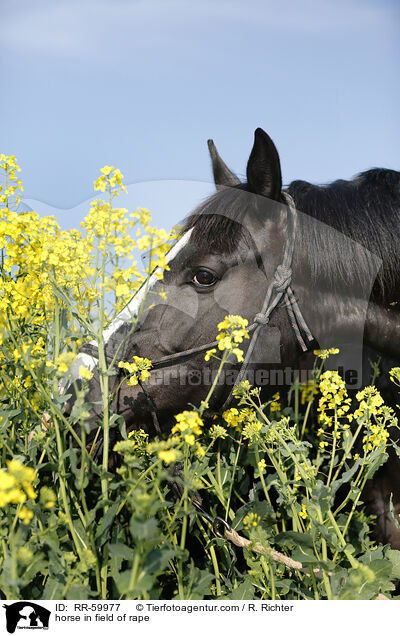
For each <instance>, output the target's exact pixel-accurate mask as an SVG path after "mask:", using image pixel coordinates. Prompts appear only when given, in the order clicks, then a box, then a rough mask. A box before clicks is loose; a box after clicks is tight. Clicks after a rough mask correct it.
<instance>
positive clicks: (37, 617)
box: [3, 601, 51, 634]
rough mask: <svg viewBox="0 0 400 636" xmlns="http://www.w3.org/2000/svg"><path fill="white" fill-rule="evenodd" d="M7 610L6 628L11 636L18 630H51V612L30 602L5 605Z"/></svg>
mask: <svg viewBox="0 0 400 636" xmlns="http://www.w3.org/2000/svg"><path fill="white" fill-rule="evenodd" d="M3 607H4V608H5V610H6V628H7V631H8V633H9V634H14V632H15V630H16V629H49V618H50V614H51V612H50V611H49V610H48V609H46V608H45V607H42V606H41V605H37V603H31V602H30V601H18V602H16V603H11V605H3Z"/></svg>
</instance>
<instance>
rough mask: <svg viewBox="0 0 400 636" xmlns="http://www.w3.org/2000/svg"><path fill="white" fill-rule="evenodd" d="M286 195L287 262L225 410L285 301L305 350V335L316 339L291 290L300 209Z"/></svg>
mask: <svg viewBox="0 0 400 636" xmlns="http://www.w3.org/2000/svg"><path fill="white" fill-rule="evenodd" d="M282 194H283V196H284V197H285V199H286V203H287V206H288V227H287V239H286V243H285V251H284V254H283V260H282V263H281V264H280V265H278V267H277V268H276V270H275V274H274V277H273V279H272V281H271V283H270V284H269V287H268V289H267V293H266V294H265V298H264V303H263V306H262V309H261V311H260V312H259V313H258V314H256V315H255V316H254V320H253V324H252V325H251V326H250V327H249V329H248V331H249V332H250V331H252V332H253V333H252V336H251V340H250V343H249V346H248V348H247V351H246V355H245V358H244V360H243V363H242V366H241V368H240V371H239V374H238V376H237V378H236V381H235V384H234V385H233V387H232V389H231V391H230V393H229V396H228V398H227V399H226V400H225V403H224V405H223V407H222V408H225V407H226V406H227V405H228V403H229V402H230V400H231V397H232V393H233V390H234V388H235V386H237V384H239V382H241V381H242V380H243V379H244V377H245V375H246V371H247V367H248V365H249V364H250V360H251V356H252V354H253V351H254V348H255V346H256V343H257V338H258V335H259V333H260V330H261V329H262V328H263V327H265V326H266V325H267V324H268V323H269V319H270V316H271V314H272V312H273V311H274V309H275V308H276V307H277V306H278V304H279V302H280V301H281V300H283V301H284V303H285V306H286V309H287V312H288V316H289V322H290V324H291V326H292V329H293V331H294V333H295V335H296V338H297V341H298V343H299V345H300V347H301V349H302V351H307V349H308V347H307V345H306V343H305V342H304V338H303V336H302V332H303V333H304V337H305V338H306V339H307V340H308V342H312V340H314V338H313V335H312V333H311V331H310V329H309V328H308V326H307V323H306V321H305V320H304V318H303V315H302V313H301V310H300V307H299V305H298V302H297V299H296V297H295V295H294V293H293V290H292V287H291V284H292V267H291V266H292V260H293V252H294V244H295V240H296V229H297V210H296V206H295V204H294V201H293V199H292V197H291V196H290V194H288V193H287V192H282Z"/></svg>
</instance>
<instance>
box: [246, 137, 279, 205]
mask: <svg viewBox="0 0 400 636" xmlns="http://www.w3.org/2000/svg"><path fill="white" fill-rule="evenodd" d="M247 183H248V186H249V190H250V191H251V192H254V193H255V194H262V195H263V196H264V197H268V198H269V199H274V200H275V201H278V200H279V198H280V194H281V190H282V174H281V162H280V161H279V155H278V151H277V149H276V148H275V144H274V142H273V141H272V139H271V137H269V136H268V135H267V133H266V132H264V131H263V130H262V128H257V130H256V131H255V133H254V145H253V149H252V151H251V154H250V157H249V161H248V164H247Z"/></svg>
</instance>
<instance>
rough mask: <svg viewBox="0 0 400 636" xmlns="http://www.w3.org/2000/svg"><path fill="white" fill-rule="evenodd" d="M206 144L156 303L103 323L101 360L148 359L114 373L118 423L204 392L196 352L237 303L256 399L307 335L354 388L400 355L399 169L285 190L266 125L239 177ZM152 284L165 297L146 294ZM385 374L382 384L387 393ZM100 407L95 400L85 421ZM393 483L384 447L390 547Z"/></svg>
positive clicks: (178, 407)
mask: <svg viewBox="0 0 400 636" xmlns="http://www.w3.org/2000/svg"><path fill="white" fill-rule="evenodd" d="M209 149H210V154H211V158H212V165H213V172H214V179H215V183H216V186H217V192H216V194H215V195H213V196H212V197H210V198H209V199H208V200H206V201H205V202H204V203H203V204H202V205H200V207H199V208H198V209H197V210H195V212H194V213H193V214H191V216H189V218H188V219H187V220H186V222H185V228H184V234H183V237H182V238H181V239H180V241H179V242H178V244H177V246H176V247H175V249H174V250H173V252H171V255H170V261H169V270H168V271H166V272H165V274H164V279H163V281H162V282H156V283H154V285H153V286H152V289H151V294H150V299H148V300H147V301H145V302H147V304H148V305H150V304H151V305H155V306H153V308H152V309H151V311H146V309H145V310H144V311H143V312H142V313H141V318H140V321H139V323H138V324H137V327H136V329H135V331H134V332H133V333H132V334H131V335H130V336H129V337H128V338H126V336H127V334H128V333H129V330H130V328H131V322H130V321H129V312H130V313H134V312H135V307H134V306H133V305H131V306H130V307H128V313H125V314H123V316H122V317H119V319H118V320H117V321H116V322H115V323H114V325H111V328H109V330H108V332H107V347H106V351H107V356H108V358H109V359H111V358H112V357H113V355H114V354H115V352H116V351H117V349H118V348H119V349H120V350H119V357H120V359H123V360H129V359H131V358H132V356H133V355H138V356H143V357H147V358H150V359H151V360H152V361H155V362H154V369H155V370H154V372H153V374H152V378H151V380H150V382H149V383H146V385H145V387H142V386H137V387H130V386H127V384H126V383H125V384H123V385H122V387H121V389H120V390H119V391H118V393H117V395H116V398H115V402H114V405H113V408H114V410H115V411H116V412H118V413H119V414H121V415H123V417H124V419H125V422H126V425H127V427H128V428H129V429H132V428H138V427H141V428H144V429H145V430H147V431H148V432H150V433H152V434H154V433H155V432H157V431H158V432H159V433H160V432H161V433H166V432H168V431H169V430H170V429H171V425H172V424H173V416H174V414H176V413H178V412H180V411H182V410H184V409H187V408H188V405H189V404H199V403H200V400H202V399H204V398H205V396H206V394H207V392H208V390H209V387H210V382H211V380H212V377H213V371H215V369H216V366H217V365H218V363H217V362H216V361H215V360H213V359H212V358H211V360H210V361H208V362H205V360H204V351H205V349H206V348H209V347H210V346H211V344H210V343H212V342H213V341H214V340H215V336H216V332H217V324H218V323H219V322H220V321H221V320H223V318H224V316H225V315H226V314H240V315H241V316H243V317H245V318H247V319H248V321H249V324H250V325H251V332H252V333H251V338H250V340H249V341H248V342H249V343H250V344H249V349H248V355H247V357H246V362H245V370H246V372H247V373H250V372H251V376H250V379H251V380H252V382H253V383H254V384H256V385H259V386H261V387H262V396H263V397H264V398H265V399H267V398H268V397H269V396H270V395H271V394H272V393H275V392H276V391H277V390H279V388H282V385H286V388H288V386H290V384H291V382H292V381H293V379H294V377H295V374H296V371H298V370H299V369H303V368H306V367H307V358H308V357H309V352H310V351H312V349H314V348H315V347H316V346H317V345H318V346H319V347H322V348H328V347H332V346H335V347H339V348H340V351H341V353H340V356H338V359H335V365H338V366H340V367H341V368H342V369H343V373H344V376H345V379H346V381H347V383H348V385H349V386H350V387H351V386H353V387H354V388H355V389H357V388H359V387H360V386H363V385H365V384H368V383H369V381H370V365H369V359H372V360H373V359H374V356H375V357H376V356H377V355H379V356H380V357H381V360H382V366H383V367H385V368H390V366H393V365H394V364H396V363H397V364H398V361H399V360H400V315H399V312H398V310H397V305H396V304H397V303H398V302H399V300H400V244H399V228H400V173H398V172H395V171H393V170H386V169H372V170H368V171H367V172H364V173H362V174H360V175H359V176H357V177H356V178H355V179H353V180H352V181H342V180H341V181H336V182H334V183H332V184H330V185H327V186H315V185H311V184H310V183H307V182H305V181H294V182H293V183H291V184H290V186H289V187H288V188H287V189H285V190H283V189H282V177H281V167H280V161H279V156H278V152H277V150H276V148H275V145H274V144H273V142H272V140H271V139H270V137H269V136H268V135H267V134H266V133H265V132H264V131H263V130H261V129H257V130H256V132H255V141H254V146H253V149H252V151H251V155H250V158H249V161H248V165H247V182H246V183H241V182H240V181H239V179H238V178H237V177H236V176H235V175H234V174H233V173H232V172H231V171H230V170H229V169H228V168H227V166H226V165H225V163H224V162H223V161H222V159H221V158H220V156H219V155H218V153H217V151H216V149H215V146H214V144H213V142H212V141H210V142H209ZM161 287H162V288H163V289H165V290H166V291H167V301H163V300H162V299H161V297H158V296H157V291H159V289H161ZM157 298H159V300H157ZM136 304H138V303H136ZM124 317H125V318H124ZM311 334H312V335H311ZM124 339H125V344H124V345H123V346H122V347H121V342H123V341H124ZM88 354H89V356H90V358H88V357H87V355H88ZM95 359H96V353H95V351H94V350H93V348H91V349H86V358H82V360H83V362H88V361H89V363H90V364H91V366H92V367H93V365H95ZM392 359H393V360H392ZM228 371H229V373H227V374H226V375H225V376H224V380H225V381H224V382H221V383H220V384H219V385H218V386H217V389H216V391H215V393H214V395H213V398H212V403H211V404H210V408H211V409H213V410H218V409H221V408H222V406H223V405H227V404H228V403H229V399H230V395H231V390H232V383H233V382H235V377H236V376H237V374H238V373H240V371H242V373H241V375H240V377H243V371H244V367H243V366H242V365H241V364H240V363H237V365H231V367H230V368H229V369H228ZM382 377H383V374H382ZM236 379H237V378H236ZM119 381H120V378H119V377H116V378H115V386H116V385H117V383H118V382H119ZM389 384H390V383H387V382H386V384H385V383H384V384H383V385H382V387H381V389H382V391H383V392H384V395H385V398H386V399H387V400H389V402H390V403H392V402H393V396H392V395H391V393H390V390H389ZM98 385H99V378H98V374H97V373H96V367H95V375H94V378H93V380H92V381H91V384H90V387H89V392H88V395H87V399H88V400H89V401H90V402H92V403H93V402H96V401H97V400H98V390H99V389H98ZM99 408H100V407H99ZM99 417H101V412H97V413H96V412H95V411H94V412H93V416H92V418H91V426H92V429H93V431H94V430H96V428H97V424H96V420H98V418H99ZM390 492H393V498H394V504H395V509H396V510H399V509H400V471H399V468H398V466H397V465H396V460H395V459H394V458H390V460H389V462H388V463H387V464H386V465H385V467H384V470H382V471H381V472H380V474H379V475H378V478H376V479H375V480H374V483H373V484H372V485H371V486H370V488H369V492H368V494H367V498H369V499H370V500H371V502H372V511H373V512H374V513H375V514H377V515H378V517H379V523H380V531H379V532H380V534H379V536H378V538H379V539H381V540H382V541H386V540H390V541H391V542H392V545H394V546H396V547H400V537H399V536H395V534H394V528H393V526H392V525H391V524H390V522H389V515H388V496H389V494H390Z"/></svg>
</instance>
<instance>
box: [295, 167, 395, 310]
mask: <svg viewBox="0 0 400 636" xmlns="http://www.w3.org/2000/svg"><path fill="white" fill-rule="evenodd" d="M288 192H289V194H290V195H291V196H292V197H293V199H294V201H295V203H296V207H297V208H298V209H299V210H300V211H301V212H304V213H305V214H307V215H308V216H311V217H312V218H314V219H316V220H318V221H321V222H323V223H325V224H327V225H329V226H330V227H333V228H334V229H335V230H337V231H338V232H340V233H341V234H344V235H345V236H348V237H349V238H350V239H353V240H354V241H355V242H356V243H358V244H361V245H363V246H364V247H365V248H366V249H367V250H368V251H369V252H370V253H372V254H375V255H376V256H377V257H378V258H379V259H380V260H381V261H382V267H381V269H380V271H379V273H378V276H377V281H376V289H378V287H379V288H380V289H381V290H383V289H384V288H385V289H386V290H387V291H388V292H389V295H393V294H396V293H397V294H399V295H400V280H399V274H398V263H399V262H400V172H396V171H395V170H386V169H383V168H373V169H371V170H367V171H366V172H363V173H361V174H360V175H358V176H357V177H355V178H354V179H352V180H351V181H344V180H339V181H334V182H333V183H330V184H328V185H326V186H315V185H312V184H310V183H307V182H306V181H293V182H292V183H291V184H290V186H289V188H288ZM300 240H301V243H302V247H303V248H304V249H306V250H307V251H308V256H309V260H310V267H311V271H313V272H318V273H319V274H321V273H324V274H326V275H328V273H329V272H330V276H333V277H334V276H339V277H342V278H343V279H344V280H346V277H351V275H352V274H357V275H358V277H359V278H362V277H363V276H369V272H370V270H371V273H372V272H373V271H374V268H373V267H372V264H371V260H370V259H369V258H368V253H366V254H365V257H364V259H363V258H361V261H360V251H358V253H357V267H358V270H359V271H358V272H354V267H355V264H354V267H353V270H352V268H351V265H352V262H351V256H352V255H351V254H349V253H348V252H347V251H345V250H346V246H345V243H344V242H339V243H335V245H332V244H331V241H332V239H331V236H330V235H329V233H324V232H318V231H317V230H316V227H315V226H314V225H313V224H307V227H306V228H305V229H304V231H301V230H300ZM396 300H398V299H397V298H396Z"/></svg>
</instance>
